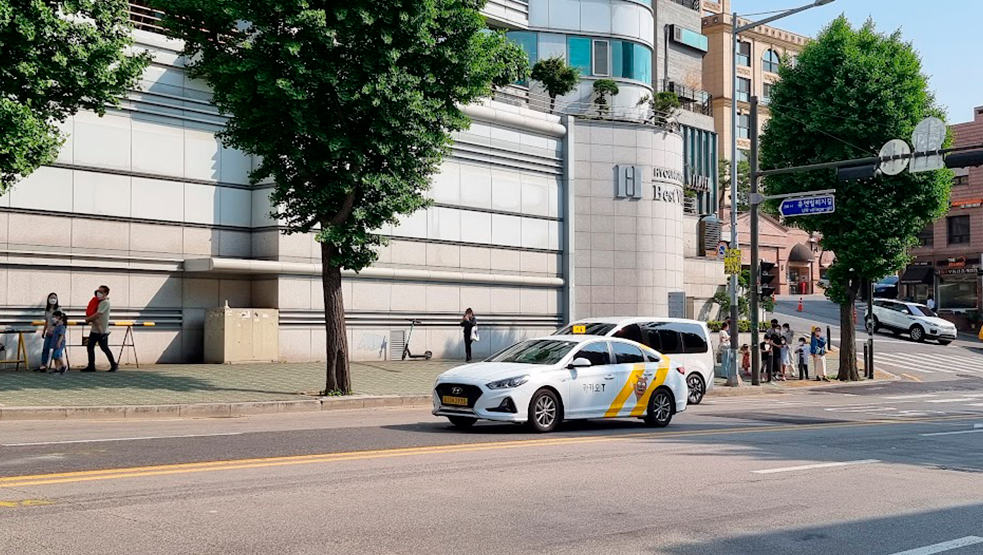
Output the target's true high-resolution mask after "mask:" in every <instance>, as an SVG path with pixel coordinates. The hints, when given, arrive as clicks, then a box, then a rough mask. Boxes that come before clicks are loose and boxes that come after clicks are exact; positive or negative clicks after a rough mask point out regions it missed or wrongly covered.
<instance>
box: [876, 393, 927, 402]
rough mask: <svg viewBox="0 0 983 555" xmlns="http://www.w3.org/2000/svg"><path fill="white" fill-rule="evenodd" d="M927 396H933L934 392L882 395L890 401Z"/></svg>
mask: <svg viewBox="0 0 983 555" xmlns="http://www.w3.org/2000/svg"><path fill="white" fill-rule="evenodd" d="M927 397H935V393H919V394H917V395H895V396H894V397H884V398H885V399H891V400H892V401H900V400H902V399H925V398H927Z"/></svg>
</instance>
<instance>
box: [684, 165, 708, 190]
mask: <svg viewBox="0 0 983 555" xmlns="http://www.w3.org/2000/svg"><path fill="white" fill-rule="evenodd" d="M686 175H687V177H689V179H687V180H686V188H687V189H689V190H691V191H696V192H699V193H709V192H710V177H709V176H706V175H700V174H699V173H697V172H696V170H692V169H691V170H689V171H688V172H687V173H686Z"/></svg>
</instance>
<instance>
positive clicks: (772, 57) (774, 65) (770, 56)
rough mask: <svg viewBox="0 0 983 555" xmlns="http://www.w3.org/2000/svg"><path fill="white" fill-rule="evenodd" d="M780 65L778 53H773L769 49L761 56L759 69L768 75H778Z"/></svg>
mask: <svg viewBox="0 0 983 555" xmlns="http://www.w3.org/2000/svg"><path fill="white" fill-rule="evenodd" d="M780 65H781V58H779V57H778V52H775V51H774V50H772V49H771V48H769V49H768V50H765V53H764V55H762V56H761V68H762V69H764V70H765V71H767V72H768V73H778V67H779V66H780Z"/></svg>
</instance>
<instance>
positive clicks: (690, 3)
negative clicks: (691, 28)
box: [671, 0, 700, 11]
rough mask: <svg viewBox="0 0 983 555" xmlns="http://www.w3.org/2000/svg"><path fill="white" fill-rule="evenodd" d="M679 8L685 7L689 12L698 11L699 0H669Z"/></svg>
mask: <svg viewBox="0 0 983 555" xmlns="http://www.w3.org/2000/svg"><path fill="white" fill-rule="evenodd" d="M671 1H672V2H675V3H677V4H679V5H680V6H686V7H687V8H689V9H691V10H696V11H700V0H671Z"/></svg>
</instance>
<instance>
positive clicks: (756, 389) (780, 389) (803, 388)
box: [707, 370, 900, 398]
mask: <svg viewBox="0 0 983 555" xmlns="http://www.w3.org/2000/svg"><path fill="white" fill-rule="evenodd" d="M742 379H743V378H742ZM899 379H900V378H898V377H897V376H895V375H893V374H888V373H887V372H884V371H882V370H877V378H876V379H874V380H860V381H857V382H841V381H839V380H837V379H831V380H830V381H829V382H826V383H819V382H812V381H811V380H810V382H811V383H814V384H815V385H795V386H788V385H775V384H774V383H766V382H762V383H761V385H757V386H755V385H751V382H750V381H748V382H742V384H741V386H740V387H730V386H726V385H714V386H713V389H711V390H710V391H708V392H707V398H713V397H745V396H747V397H751V396H756V395H785V394H789V393H799V392H813V391H823V390H825V389H828V388H830V387H844V386H846V387H862V386H866V385H875V384H878V383H885V382H894V381H898V380H899ZM797 381H798V380H792V382H793V383H796V382H797Z"/></svg>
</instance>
